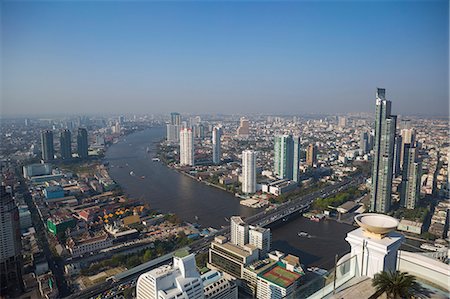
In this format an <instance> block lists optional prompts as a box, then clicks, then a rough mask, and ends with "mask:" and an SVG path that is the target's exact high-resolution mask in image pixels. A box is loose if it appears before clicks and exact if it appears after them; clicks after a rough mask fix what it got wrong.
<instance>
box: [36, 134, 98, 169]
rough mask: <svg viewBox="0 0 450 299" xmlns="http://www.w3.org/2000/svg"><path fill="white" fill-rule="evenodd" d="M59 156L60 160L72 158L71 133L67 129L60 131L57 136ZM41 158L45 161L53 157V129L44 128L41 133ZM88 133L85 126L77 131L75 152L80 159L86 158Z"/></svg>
mask: <svg viewBox="0 0 450 299" xmlns="http://www.w3.org/2000/svg"><path fill="white" fill-rule="evenodd" d="M59 146H60V158H61V159H62V160H70V159H72V133H71V132H70V130H68V129H64V130H62V131H61V133H60V136H59ZM41 150H42V160H44V161H45V162H49V161H53V160H54V159H55V147H54V142H53V131H51V130H45V131H42V133H41ZM88 150H89V142H88V133H87V130H86V129H85V128H78V131H77V154H78V157H79V158H81V159H86V158H87V157H88V156H89V154H88Z"/></svg>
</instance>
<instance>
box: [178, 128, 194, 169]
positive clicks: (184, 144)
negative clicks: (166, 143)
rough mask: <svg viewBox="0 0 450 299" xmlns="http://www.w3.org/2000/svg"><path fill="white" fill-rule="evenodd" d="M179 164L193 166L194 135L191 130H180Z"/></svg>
mask: <svg viewBox="0 0 450 299" xmlns="http://www.w3.org/2000/svg"><path fill="white" fill-rule="evenodd" d="M180 165H182V166H183V165H189V166H194V136H193V134H192V130H191V129H188V128H183V129H181V130H180Z"/></svg>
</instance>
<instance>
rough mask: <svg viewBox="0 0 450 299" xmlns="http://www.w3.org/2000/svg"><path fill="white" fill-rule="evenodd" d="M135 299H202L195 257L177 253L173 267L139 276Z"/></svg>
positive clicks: (168, 266) (167, 266)
mask: <svg viewBox="0 0 450 299" xmlns="http://www.w3.org/2000/svg"><path fill="white" fill-rule="evenodd" d="M136 298H137V299H162V298H183V299H204V294H203V282H202V279H201V277H200V274H199V273H198V272H197V268H196V265H195V255H193V254H188V253H185V252H177V253H175V255H174V257H173V265H172V266H171V265H164V266H161V267H158V268H156V269H153V270H151V271H149V272H146V273H144V274H142V275H141V276H139V278H138V280H137V283H136Z"/></svg>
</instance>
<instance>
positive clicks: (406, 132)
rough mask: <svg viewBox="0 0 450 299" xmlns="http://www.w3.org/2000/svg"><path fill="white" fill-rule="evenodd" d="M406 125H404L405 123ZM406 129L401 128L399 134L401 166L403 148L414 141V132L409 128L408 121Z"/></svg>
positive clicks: (401, 163)
mask: <svg viewBox="0 0 450 299" xmlns="http://www.w3.org/2000/svg"><path fill="white" fill-rule="evenodd" d="M405 126H406V125H405ZM407 126H408V129H402V130H401V131H400V135H401V136H402V148H401V153H400V165H401V167H402V168H403V163H404V161H405V159H404V156H405V148H406V147H411V145H412V144H414V143H415V142H416V132H415V131H414V129H412V128H411V126H410V125H409V122H408V125H407Z"/></svg>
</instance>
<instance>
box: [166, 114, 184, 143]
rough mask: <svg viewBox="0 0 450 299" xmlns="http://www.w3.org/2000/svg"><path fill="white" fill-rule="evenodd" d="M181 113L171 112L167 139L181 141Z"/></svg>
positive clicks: (175, 141)
mask: <svg viewBox="0 0 450 299" xmlns="http://www.w3.org/2000/svg"><path fill="white" fill-rule="evenodd" d="M180 129H181V115H180V113H177V112H172V113H170V123H169V124H167V141H168V142H174V143H177V142H179V141H180Z"/></svg>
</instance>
